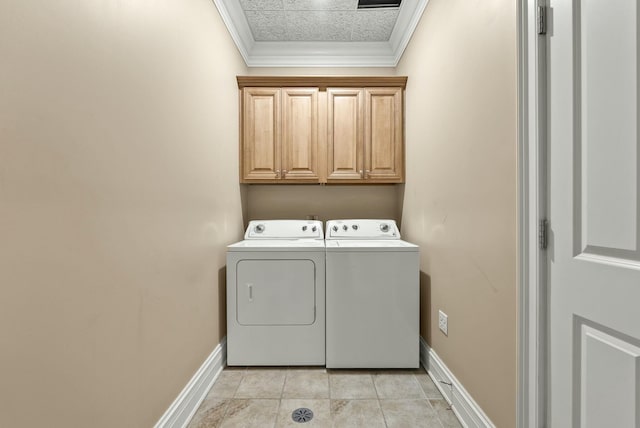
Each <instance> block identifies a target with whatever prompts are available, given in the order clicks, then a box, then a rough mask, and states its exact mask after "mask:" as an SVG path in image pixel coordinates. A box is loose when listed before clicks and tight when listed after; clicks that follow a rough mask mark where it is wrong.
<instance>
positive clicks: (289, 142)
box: [282, 88, 318, 180]
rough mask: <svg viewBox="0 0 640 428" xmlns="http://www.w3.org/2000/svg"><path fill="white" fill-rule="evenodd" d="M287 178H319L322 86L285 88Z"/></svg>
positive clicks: (284, 144)
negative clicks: (319, 90) (319, 115)
mask: <svg viewBox="0 0 640 428" xmlns="http://www.w3.org/2000/svg"><path fill="white" fill-rule="evenodd" d="M282 98H283V115H284V120H283V125H284V129H283V147H282V150H283V164H282V169H283V172H282V174H283V178H285V179H287V178H288V179H310V180H317V179H318V89H317V88H309V89H289V88H284V89H283V90H282Z"/></svg>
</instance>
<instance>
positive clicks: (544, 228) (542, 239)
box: [538, 219, 549, 250]
mask: <svg viewBox="0 0 640 428" xmlns="http://www.w3.org/2000/svg"><path fill="white" fill-rule="evenodd" d="M548 229H549V223H548V222H547V219H543V220H540V225H539V226H538V246H539V248H540V249H541V250H546V249H547V234H548Z"/></svg>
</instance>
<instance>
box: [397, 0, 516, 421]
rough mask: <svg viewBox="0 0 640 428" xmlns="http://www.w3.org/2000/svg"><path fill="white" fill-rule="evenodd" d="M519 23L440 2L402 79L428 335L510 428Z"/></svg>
mask: <svg viewBox="0 0 640 428" xmlns="http://www.w3.org/2000/svg"><path fill="white" fill-rule="evenodd" d="M515 23H516V16H515V3H514V2H512V1H508V0H484V1H477V0H473V1H471V0H431V1H430V3H429V5H428V6H427V9H426V11H425V14H424V15H423V17H422V20H421V22H420V25H419V27H418V29H417V31H416V33H415V34H414V36H413V38H412V40H411V42H410V44H409V46H408V48H407V50H406V52H405V54H404V56H403V58H402V61H401V63H400V64H399V67H398V70H397V72H398V74H406V75H408V76H409V79H408V84H407V90H406V144H407V182H406V185H405V188H404V204H403V210H402V232H403V234H404V237H405V238H407V239H409V240H411V241H415V242H416V243H418V244H420V246H421V257H422V260H421V269H422V271H423V275H422V315H423V319H422V322H421V324H422V326H421V331H422V335H423V336H424V337H425V338H427V341H428V342H429V344H430V345H431V346H432V347H433V349H434V350H435V351H436V353H437V354H438V355H439V356H440V357H441V358H442V359H443V360H444V362H445V363H446V364H447V366H448V367H449V368H450V369H451V370H452V371H453V373H454V374H455V376H456V377H457V378H458V379H459V380H460V381H461V382H462V383H463V384H464V386H465V388H466V389H467V390H468V391H469V392H470V393H471V395H472V396H473V398H474V399H475V400H476V401H477V402H478V404H479V405H480V406H481V407H482V409H483V410H484V411H485V412H486V413H487V415H488V416H489V417H490V418H491V419H492V420H493V422H494V423H495V424H496V426H498V427H500V428H502V427H504V428H509V427H513V426H515V410H516V271H515V269H516V224H515V221H516V55H515V46H516V42H515V36H516V32H515ZM438 309H442V310H443V311H444V312H445V313H447V315H448V316H449V336H448V337H446V336H444V335H443V334H442V333H441V332H440V331H439V330H438V328H437V326H438V322H437V312H438Z"/></svg>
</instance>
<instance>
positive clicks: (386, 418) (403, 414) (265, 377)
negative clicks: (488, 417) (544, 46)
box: [189, 367, 460, 428]
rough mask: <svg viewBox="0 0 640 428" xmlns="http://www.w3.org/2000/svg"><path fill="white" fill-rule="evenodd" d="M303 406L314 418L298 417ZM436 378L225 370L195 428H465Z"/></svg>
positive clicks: (408, 373) (399, 373)
mask: <svg viewBox="0 0 640 428" xmlns="http://www.w3.org/2000/svg"><path fill="white" fill-rule="evenodd" d="M300 407H306V408H309V409H311V410H312V411H313V419H312V420H311V421H309V422H305V423H297V422H294V421H293V420H292V418H291V414H292V412H293V411H294V410H295V409H297V408H300ZM447 407H448V406H447V403H446V401H445V400H444V399H443V397H442V395H441V394H440V392H439V391H438V389H437V388H436V387H435V385H434V384H433V381H432V380H431V378H430V377H429V375H427V373H426V372H425V370H424V369H423V368H420V369H415V370H327V369H325V368H323V367H318V368H315V367H277V368H258V367H255V368H254V367H249V368H246V367H227V368H225V369H224V371H223V372H222V373H221V374H220V376H219V377H218V379H217V380H216V382H215V384H214V385H213V387H212V388H211V391H209V394H208V395H207V397H206V398H205V400H204V401H203V402H202V405H201V406H200V408H199V409H198V412H197V413H196V414H195V416H194V417H193V419H192V421H191V423H190V424H189V428H212V427H216V428H217V427H223V428H226V427H233V428H236V427H237V428H240V427H247V428H268V427H278V428H279V427H298V428H303V427H336V428H342V427H344V428H347V427H366V428H375V427H382V428H384V427H389V428H395V427H406V428H418V427H425V428H452V427H455V428H459V427H460V423H459V422H458V420H457V419H456V417H455V416H454V414H453V412H452V411H451V410H448V409H447Z"/></svg>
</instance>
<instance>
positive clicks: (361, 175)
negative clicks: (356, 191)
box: [359, 170, 364, 178]
mask: <svg viewBox="0 0 640 428" xmlns="http://www.w3.org/2000/svg"><path fill="white" fill-rule="evenodd" d="M359 172H360V177H361V178H363V177H364V175H363V174H362V170H360V171H359Z"/></svg>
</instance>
